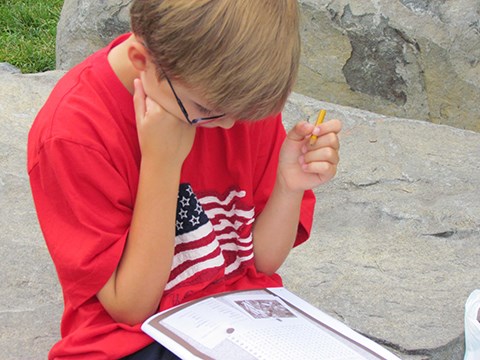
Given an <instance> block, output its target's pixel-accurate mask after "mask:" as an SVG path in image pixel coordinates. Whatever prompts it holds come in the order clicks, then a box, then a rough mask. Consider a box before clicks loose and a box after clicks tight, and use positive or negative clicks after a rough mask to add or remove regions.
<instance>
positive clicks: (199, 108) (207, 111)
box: [193, 101, 212, 113]
mask: <svg viewBox="0 0 480 360" xmlns="http://www.w3.org/2000/svg"><path fill="white" fill-rule="evenodd" d="M193 104H194V105H195V106H196V107H197V109H198V110H200V111H202V112H205V113H211V112H212V111H211V110H210V109H208V108H206V107H205V106H203V105H201V104H199V103H197V102H195V101H193Z"/></svg>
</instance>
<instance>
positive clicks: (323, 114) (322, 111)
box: [310, 109, 327, 145]
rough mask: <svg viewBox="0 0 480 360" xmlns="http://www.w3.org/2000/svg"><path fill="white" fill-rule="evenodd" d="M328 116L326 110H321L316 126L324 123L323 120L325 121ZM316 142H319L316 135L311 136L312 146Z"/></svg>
mask: <svg viewBox="0 0 480 360" xmlns="http://www.w3.org/2000/svg"><path fill="white" fill-rule="evenodd" d="M326 114H327V112H326V111H325V110H323V109H322V110H320V112H319V113H318V117H317V121H316V122H315V126H319V125H320V124H321V123H322V122H323V119H325V115H326ZM316 141H317V136H316V135H312V136H310V145H313V144H315V142H316Z"/></svg>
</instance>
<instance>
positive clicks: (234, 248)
mask: <svg viewBox="0 0 480 360" xmlns="http://www.w3.org/2000/svg"><path fill="white" fill-rule="evenodd" d="M220 247H221V248H222V250H227V251H249V250H250V251H252V249H253V244H249V245H247V246H238V245H237V244H232V243H228V244H222V245H220Z"/></svg>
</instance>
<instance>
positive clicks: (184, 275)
mask: <svg viewBox="0 0 480 360" xmlns="http://www.w3.org/2000/svg"><path fill="white" fill-rule="evenodd" d="M224 263H225V260H224V259H223V256H222V255H221V254H220V255H218V256H216V257H214V258H212V259H208V260H205V261H202V262H200V263H197V264H194V265H192V266H190V267H189V268H187V269H186V270H185V271H183V272H181V273H180V274H178V275H177V276H176V277H175V278H174V279H172V280H170V281H169V282H168V283H167V285H166V286H165V290H169V289H171V288H173V287H174V286H176V285H178V284H180V283H181V282H182V281H185V280H186V279H188V278H189V277H191V276H193V275H195V274H196V273H198V272H200V271H202V270H206V269H210V268H216V267H220V266H223V265H224Z"/></svg>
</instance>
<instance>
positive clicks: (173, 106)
mask: <svg viewBox="0 0 480 360" xmlns="http://www.w3.org/2000/svg"><path fill="white" fill-rule="evenodd" d="M141 76H142V83H143V86H144V90H145V94H146V95H147V96H148V97H150V98H151V99H152V100H154V101H155V102H156V103H158V104H159V105H160V106H162V107H163V108H164V109H165V110H166V111H168V112H169V113H171V114H172V115H174V116H175V117H177V118H179V119H180V120H181V121H185V122H188V121H187V119H186V116H188V118H189V119H190V121H192V120H193V119H201V118H212V117H213V119H206V120H200V121H198V122H197V123H196V124H193V126H201V127H207V128H213V127H221V128H224V129H229V128H231V127H232V126H233V125H234V124H235V120H233V119H231V118H229V117H228V115H223V114H221V113H218V112H215V111H214V110H212V109H211V108H210V107H209V106H208V104H207V102H206V101H205V99H203V98H202V97H201V95H199V94H200V92H198V91H194V90H193V89H192V88H190V87H188V86H187V85H185V84H183V83H182V82H179V81H176V80H174V79H171V80H170V79H169V80H167V78H166V77H165V76H164V77H163V78H162V80H160V81H159V80H158V77H157V72H156V69H155V66H154V65H153V63H151V62H150V61H149V62H148V65H147V67H146V70H145V71H143V72H142V74H141ZM179 103H181V104H182V105H183V107H184V111H185V113H184V112H183V111H182V108H181V106H180V104H179Z"/></svg>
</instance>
